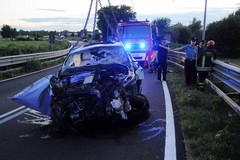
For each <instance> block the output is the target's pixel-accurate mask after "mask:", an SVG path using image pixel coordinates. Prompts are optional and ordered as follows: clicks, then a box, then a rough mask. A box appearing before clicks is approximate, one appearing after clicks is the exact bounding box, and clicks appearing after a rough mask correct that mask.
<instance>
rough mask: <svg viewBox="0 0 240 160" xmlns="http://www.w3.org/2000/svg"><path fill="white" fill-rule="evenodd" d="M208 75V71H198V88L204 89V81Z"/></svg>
mask: <svg viewBox="0 0 240 160" xmlns="http://www.w3.org/2000/svg"><path fill="white" fill-rule="evenodd" d="M207 76H208V71H198V89H199V90H202V91H203V90H204V84H205V83H204V81H205V79H206V78H207Z"/></svg>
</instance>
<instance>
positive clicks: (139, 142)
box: [0, 68, 185, 160]
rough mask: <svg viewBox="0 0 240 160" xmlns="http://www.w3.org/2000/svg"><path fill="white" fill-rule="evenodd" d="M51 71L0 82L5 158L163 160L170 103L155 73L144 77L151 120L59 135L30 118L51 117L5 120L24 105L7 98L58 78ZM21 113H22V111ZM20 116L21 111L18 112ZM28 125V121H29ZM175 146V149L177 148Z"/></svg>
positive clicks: (0, 140) (1, 155) (0, 139)
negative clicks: (47, 78)
mask: <svg viewBox="0 0 240 160" xmlns="http://www.w3.org/2000/svg"><path fill="white" fill-rule="evenodd" d="M57 70H58V68H53V69H51V70H47V71H44V72H40V73H37V74H34V75H30V76H27V77H22V78H19V79H15V80H11V81H7V82H1V83H0V117H1V118H2V119H1V118H0V122H1V121H2V123H0V159H1V160H12V159H21V160H32V159H34V160H46V159H47V160H66V159H68V160H75V159H76V160H79V159H81V160H162V159H164V151H165V136H166V135H165V134H166V132H165V131H166V114H165V113H166V109H165V107H166V105H165V99H164V92H163V85H162V83H161V82H158V81H157V80H156V74H150V73H147V72H146V73H145V79H144V81H143V94H144V95H146V96H147V98H148V100H149V103H150V117H149V119H148V120H147V121H145V122H143V123H141V124H139V125H137V126H128V127H126V126H117V127H114V126H105V125H95V126H88V127H86V128H85V130H84V132H68V133H59V132H55V131H53V130H52V129H51V128H50V127H48V126H44V125H41V124H32V122H35V121H31V120H36V119H41V120H42V122H44V121H47V120H48V118H47V117H44V116H41V115H38V114H37V113H36V112H33V111H32V110H29V111H27V112H25V113H23V114H21V115H19V116H16V117H15V118H12V119H10V120H7V121H6V122H3V119H6V117H10V116H11V115H12V114H13V113H12V114H9V115H6V116H4V114H6V113H9V112H10V111H12V110H14V109H16V108H19V107H21V106H20V105H18V104H16V103H14V102H12V101H11V100H10V99H9V98H8V97H11V96H13V95H15V94H16V93H18V92H20V91H21V90H22V89H23V88H25V87H26V86H28V85H29V84H31V83H33V82H35V81H36V80H38V79H40V78H42V77H43V76H46V75H49V74H56V73H57ZM24 109H25V108H23V109H21V110H20V109H19V110H20V111H22V110H24ZM18 112H19V111H18ZM176 120H178V117H176V119H175V124H176V132H177V133H176V144H177V146H176V148H177V153H176V154H177V159H179V160H180V159H184V157H185V156H184V149H183V148H184V147H183V142H182V139H181V137H182V136H181V132H180V130H179V127H178V122H176ZM26 122H27V123H26ZM173 147H175V146H173Z"/></svg>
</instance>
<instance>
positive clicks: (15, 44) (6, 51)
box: [0, 41, 69, 57]
mask: <svg viewBox="0 0 240 160" xmlns="http://www.w3.org/2000/svg"><path fill="white" fill-rule="evenodd" d="M68 47H69V46H68V43H67V42H65V41H55V44H54V45H53V50H54V51H57V50H63V49H66V48H68ZM48 51H52V46H51V45H50V44H49V42H48V41H1V45H0V57H1V56H12V55H20V54H30V53H39V52H48Z"/></svg>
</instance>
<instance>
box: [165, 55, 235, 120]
mask: <svg viewBox="0 0 240 160" xmlns="http://www.w3.org/2000/svg"><path fill="white" fill-rule="evenodd" d="M184 60H185V53H184V52H176V51H171V52H169V56H168V62H169V63H172V64H174V65H177V66H178V67H180V68H182V69H183V68H184V65H183V63H184ZM213 63H214V67H213V72H212V75H213V76H214V77H215V78H217V79H219V80H220V81H221V82H222V83H224V84H225V85H227V86H228V87H230V88H232V89H233V90H234V91H235V92H234V93H224V92H223V91H222V90H221V89H219V88H218V87H217V86H216V85H215V84H214V83H213V82H211V81H210V80H209V79H206V83H207V84H208V85H209V86H210V87H211V88H212V89H213V90H214V91H215V92H216V93H217V94H218V95H219V96H220V97H221V98H223V100H224V101H225V102H226V103H227V104H228V105H230V107H232V108H233V110H234V111H235V112H237V114H238V115H239V116H240V106H239V105H238V104H237V103H236V102H235V101H233V100H232V99H231V98H230V97H231V96H236V95H237V96H238V98H240V97H239V96H240V67H238V66H235V65H231V64H227V63H225V62H223V61H220V60H214V61H213Z"/></svg>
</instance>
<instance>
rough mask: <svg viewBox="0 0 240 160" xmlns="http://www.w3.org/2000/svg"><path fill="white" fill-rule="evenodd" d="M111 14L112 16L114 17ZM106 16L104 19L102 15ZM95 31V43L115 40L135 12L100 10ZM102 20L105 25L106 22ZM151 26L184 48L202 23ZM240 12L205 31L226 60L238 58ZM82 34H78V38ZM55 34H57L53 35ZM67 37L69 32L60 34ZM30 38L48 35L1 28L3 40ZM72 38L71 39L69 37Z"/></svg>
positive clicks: (88, 35) (157, 21) (123, 8)
mask: <svg viewBox="0 0 240 160" xmlns="http://www.w3.org/2000/svg"><path fill="white" fill-rule="evenodd" d="M113 13H114V15H113ZM104 14H105V15H104ZM97 15H98V16H97V28H98V29H97V30H95V31H94V32H95V34H93V35H94V39H95V40H106V39H107V37H108V36H114V33H113V32H112V31H114V30H116V26H117V22H119V21H120V20H122V21H124V22H126V21H129V19H135V18H136V12H133V11H132V8H131V7H130V6H126V5H117V6H108V7H103V8H102V10H98V11H97ZM105 17H106V19H107V20H108V23H106V21H105ZM152 26H153V27H156V28H157V29H158V36H160V37H161V36H163V35H165V34H170V35H171V36H172V42H174V43H179V44H186V43H188V42H189V39H190V37H192V36H195V37H197V38H198V40H199V41H200V40H201V39H202V37H201V36H202V32H203V30H202V22H201V21H200V20H197V19H196V18H194V17H193V20H192V22H191V23H190V24H189V25H187V26H186V25H183V24H182V23H181V22H178V23H177V24H174V25H171V19H170V18H167V17H159V18H156V19H154V20H153V21H152ZM239 28H240V9H238V10H237V11H236V12H235V13H232V14H230V15H229V16H228V17H226V18H224V19H222V20H220V21H216V22H213V23H210V24H208V26H207V27H206V40H210V39H213V40H214V41H215V42H216V48H217V50H218V52H219V53H221V55H222V56H226V57H235V58H236V57H240V40H239V38H238V37H240V30H239ZM81 32H83V30H80V31H79V32H78V36H79V35H80V33H81ZM56 33H57V32H56ZM62 33H64V35H65V36H67V33H68V31H66V30H65V31H63V32H62ZM84 33H85V34H84V36H83V39H90V38H91V36H92V33H91V32H90V31H84ZM24 34H28V35H29V34H30V35H32V36H34V37H35V38H39V37H41V36H43V35H48V34H49V33H48V31H37V32H36V31H30V32H28V31H23V30H20V31H19V32H17V31H16V29H15V28H11V27H10V26H8V25H3V27H2V31H1V35H2V37H11V38H12V37H13V38H14V37H16V36H17V35H24ZM71 36H73V35H71Z"/></svg>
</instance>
